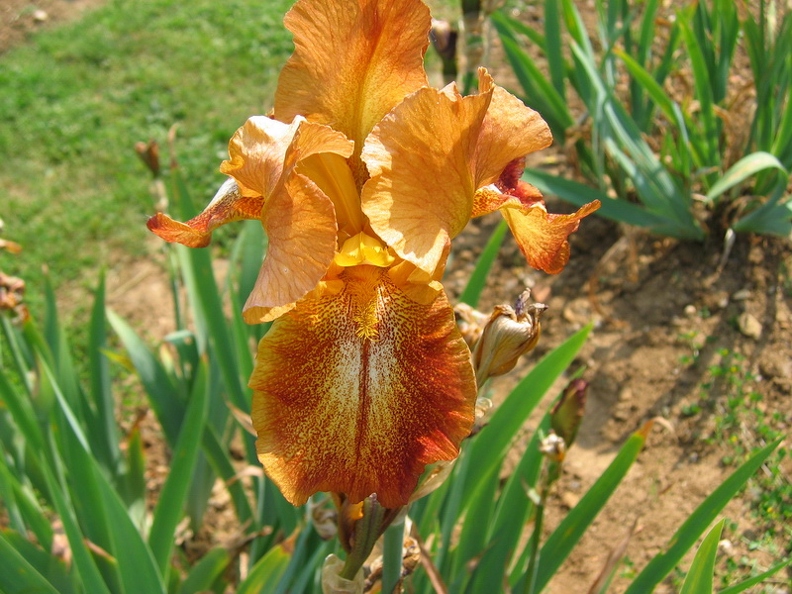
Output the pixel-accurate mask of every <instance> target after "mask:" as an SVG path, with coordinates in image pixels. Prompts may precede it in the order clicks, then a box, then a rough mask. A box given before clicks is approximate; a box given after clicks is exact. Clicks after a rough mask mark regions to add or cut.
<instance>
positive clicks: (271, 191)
mask: <svg viewBox="0 0 792 594" xmlns="http://www.w3.org/2000/svg"><path fill="white" fill-rule="evenodd" d="M285 24H286V27H287V28H288V29H289V30H290V31H291V32H292V33H293V34H294V45H295V50H294V54H293V55H292V57H291V58H290V59H289V61H288V62H287V64H286V66H285V67H284V69H283V71H282V72H281V75H280V79H279V82H278V89H277V92H276V95H275V107H274V110H273V113H272V116H271V117H265V116H256V117H252V118H250V119H249V120H248V121H247V122H246V123H245V124H244V125H243V126H242V127H241V128H240V129H239V130H238V131H237V132H236V133H235V134H234V136H233V138H232V139H231V142H230V144H229V155H230V158H229V159H228V160H227V161H224V162H223V163H222V165H221V167H220V170H221V172H222V173H224V174H226V175H227V176H228V179H227V181H226V182H225V183H224V184H223V185H222V187H221V188H220V190H219V191H218V193H217V195H216V196H215V198H214V199H213V200H212V201H211V203H210V204H209V205H208V206H207V207H206V209H205V210H204V211H203V212H202V213H201V214H200V215H199V216H197V217H195V218H194V219H192V220H190V221H188V222H186V223H180V222H177V221H174V220H173V219H171V218H169V217H168V216H166V215H164V214H157V215H156V216H154V217H152V218H151V219H150V221H149V223H148V226H149V229H151V230H152V231H154V232H155V233H156V234H157V235H159V236H160V237H162V238H163V239H165V240H167V241H175V242H179V243H182V244H184V245H187V246H191V247H201V246H205V245H207V244H208V243H209V239H210V236H211V233H212V231H213V230H214V229H216V228H217V227H219V226H220V225H223V224H225V223H229V222H231V221H236V220H240V219H259V220H260V221H261V223H262V225H263V226H264V229H265V231H266V233H267V235H268V239H269V244H268V245H269V247H268V251H267V255H266V258H265V259H264V262H263V263H262V266H261V271H260V274H259V277H258V281H257V283H256V285H255V288H254V290H253V292H252V293H251V295H250V296H249V298H248V300H247V303H246V305H245V307H244V311H243V315H244V318H245V320H246V321H248V322H250V323H259V322H266V321H271V320H274V323H273V325H272V327H271V329H270V330H269V332H268V333H267V335H266V336H265V337H264V338H263V339H262V340H261V343H260V344H259V347H258V354H257V358H256V367H255V370H254V372H253V375H252V377H251V379H250V387H251V388H252V389H253V403H252V419H253V424H254V426H255V428H256V430H257V432H258V436H259V439H258V442H257V444H258V445H257V447H258V453H259V458H260V460H261V462H262V463H263V465H264V468H265V470H266V472H267V474H268V475H269V476H270V477H271V478H272V480H273V481H275V483H276V484H277V485H278V486H279V488H280V489H281V491H282V493H283V494H284V496H285V497H286V499H288V500H289V501H290V502H292V503H293V504H295V505H299V504H302V503H305V501H306V500H307V499H308V497H309V496H311V495H312V494H314V493H316V492H318V491H332V492H336V493H343V494H345V495H346V496H347V497H348V498H349V500H351V501H353V502H355V501H360V500H362V499H364V498H365V497H367V496H369V495H370V494H372V493H376V494H377V497H378V500H379V502H380V504H382V505H383V506H384V507H388V508H395V507H399V506H402V505H405V504H406V503H407V501H408V499H409V497H410V494H411V493H412V492H413V490H414V489H415V487H416V484H417V482H418V479H419V477H420V475H421V473H422V471H423V470H424V467H425V466H426V465H427V464H431V463H434V462H437V461H439V460H452V459H454V458H455V457H456V456H457V455H458V453H459V444H460V442H461V441H462V439H464V438H465V437H466V436H467V435H468V434H469V433H470V429H471V426H472V424H473V420H474V405H475V401H476V391H477V388H476V382H475V377H474V373H473V369H472V367H471V362H470V353H469V351H468V348H467V346H466V345H465V342H464V341H463V339H462V337H461V336H460V334H459V331H458V330H457V328H456V325H455V323H454V315H453V312H452V309H451V306H450V305H449V302H448V299H447V298H446V295H445V293H444V291H443V288H442V285H441V284H440V279H441V277H442V274H443V269H444V266H445V262H446V259H447V256H448V253H449V244H450V240H451V239H452V238H453V237H454V236H456V235H457V234H459V232H460V231H462V229H463V228H464V227H465V225H466V224H467V222H468V221H469V220H470V219H471V217H474V216H480V215H484V214H487V213H490V212H493V211H494V210H500V212H501V213H502V214H503V216H504V217H505V218H506V220H507V221H508V223H509V226H510V227H511V230H512V232H513V233H514V235H515V237H516V238H517V242H518V243H519V245H520V248H521V249H522V251H523V253H524V254H525V256H526V258H527V260H528V262H529V263H530V264H531V265H532V266H534V267H536V268H539V269H542V270H544V271H546V272H550V273H556V272H560V271H561V270H562V269H563V267H564V265H565V264H566V262H567V259H568V258H569V244H568V242H567V237H568V236H569V234H570V233H572V232H574V231H575V230H576V229H577V227H578V225H579V222H580V219H581V218H583V217H584V216H586V215H588V214H589V213H591V212H593V211H594V210H596V208H597V206H598V205H597V204H596V203H592V204H589V205H588V206H585V207H583V208H581V209H580V210H579V211H577V212H576V213H574V214H571V215H552V214H548V213H547V211H546V210H545V207H544V203H543V201H542V198H541V195H540V194H539V192H538V191H537V190H536V189H535V188H533V187H531V186H529V185H527V184H525V183H523V182H520V181H519V176H520V174H521V173H522V164H521V163H522V161H521V158H522V157H523V156H524V155H526V154H528V153H530V152H533V151H536V150H538V149H542V148H545V147H547V146H548V145H549V144H550V143H551V140H552V139H551V135H550V131H549V129H548V127H547V125H546V124H545V122H544V121H543V120H542V118H541V117H540V116H539V115H538V114H537V113H536V112H535V111H533V110H531V109H529V108H528V107H526V106H525V105H523V103H522V102H521V101H520V100H518V99H517V98H516V97H514V96H512V95H510V94H509V93H508V92H506V91H505V90H504V89H502V88H500V87H498V86H496V85H495V84H494V83H493V81H492V78H491V77H490V75H489V74H487V72H486V71H485V70H484V69H482V70H481V71H480V74H479V89H478V94H476V95H473V96H468V97H463V96H462V95H460V94H459V92H458V91H457V89H456V87H455V86H453V85H450V86H448V87H446V88H444V89H441V90H437V89H434V88H431V87H429V86H428V83H427V78H426V73H425V71H424V67H423V56H424V53H425V51H426V48H427V46H428V39H429V27H430V15H429V10H428V9H427V7H426V6H425V5H424V4H423V3H422V2H421V1H420V0H300V1H299V2H297V4H296V5H295V6H294V7H293V8H292V9H291V11H290V12H289V13H288V14H287V15H286V17H285Z"/></svg>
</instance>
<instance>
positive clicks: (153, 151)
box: [135, 140, 160, 177]
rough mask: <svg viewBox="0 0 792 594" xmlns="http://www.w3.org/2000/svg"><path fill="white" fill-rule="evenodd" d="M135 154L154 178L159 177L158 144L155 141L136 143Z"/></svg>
mask: <svg viewBox="0 0 792 594" xmlns="http://www.w3.org/2000/svg"><path fill="white" fill-rule="evenodd" d="M135 152H136V153H137V155H138V157H140V160H141V161H143V164H144V165H145V166H146V167H148V170H149V171H151V174H152V175H153V176H154V177H159V175H160V160H159V144H157V141H156V140H149V141H148V142H136V143H135Z"/></svg>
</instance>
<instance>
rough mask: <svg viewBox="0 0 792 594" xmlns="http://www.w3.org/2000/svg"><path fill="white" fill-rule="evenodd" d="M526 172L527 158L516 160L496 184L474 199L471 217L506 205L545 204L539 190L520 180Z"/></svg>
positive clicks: (504, 171) (477, 193) (484, 189)
mask: <svg viewBox="0 0 792 594" xmlns="http://www.w3.org/2000/svg"><path fill="white" fill-rule="evenodd" d="M523 171H525V158H524V157H521V158H519V159H514V160H513V161H512V162H510V163H509V164H508V165H506V168H505V169H504V170H503V171H502V172H501V174H500V178H499V179H498V181H497V182H496V183H494V184H490V185H488V186H485V187H483V188H480V189H479V190H478V191H477V192H476V196H475V197H474V198H473V213H472V214H471V217H480V216H483V215H486V214H489V213H491V212H495V211H496V210H498V209H500V208H503V207H504V206H506V205H510V206H517V207H519V206H522V207H525V208H527V207H529V206H533V205H534V204H536V203H544V198H543V197H542V193H541V192H540V191H539V189H538V188H536V187H534V186H532V185H531V184H529V183H526V182H524V181H522V180H521V179H520V177H521V176H522V174H523Z"/></svg>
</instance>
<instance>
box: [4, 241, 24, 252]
mask: <svg viewBox="0 0 792 594" xmlns="http://www.w3.org/2000/svg"><path fill="white" fill-rule="evenodd" d="M0 250H6V251H7V252H11V253H12V254H18V253H19V252H21V251H22V246H21V245H19V244H18V243H16V242H15V241H11V240H9V239H0Z"/></svg>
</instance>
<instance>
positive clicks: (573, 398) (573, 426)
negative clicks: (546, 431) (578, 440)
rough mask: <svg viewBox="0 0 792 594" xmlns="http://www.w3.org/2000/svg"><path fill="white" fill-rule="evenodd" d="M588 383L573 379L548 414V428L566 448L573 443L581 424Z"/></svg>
mask: <svg viewBox="0 0 792 594" xmlns="http://www.w3.org/2000/svg"><path fill="white" fill-rule="evenodd" d="M587 388H588V382H585V381H583V380H582V379H574V380H572V381H571V382H569V384H568V385H567V387H566V389H564V393H563V394H562V395H561V399H560V400H559V401H558V403H557V404H556V405H555V406H554V407H553V410H552V412H551V413H550V426H551V427H552V428H553V431H555V432H556V434H557V435H559V436H560V437H561V438H563V440H564V443H565V444H566V447H567V448H569V447H571V446H572V444H573V443H575V437H577V432H578V428H579V427H580V423H581V422H583V411H584V409H585V407H586V390H587Z"/></svg>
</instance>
